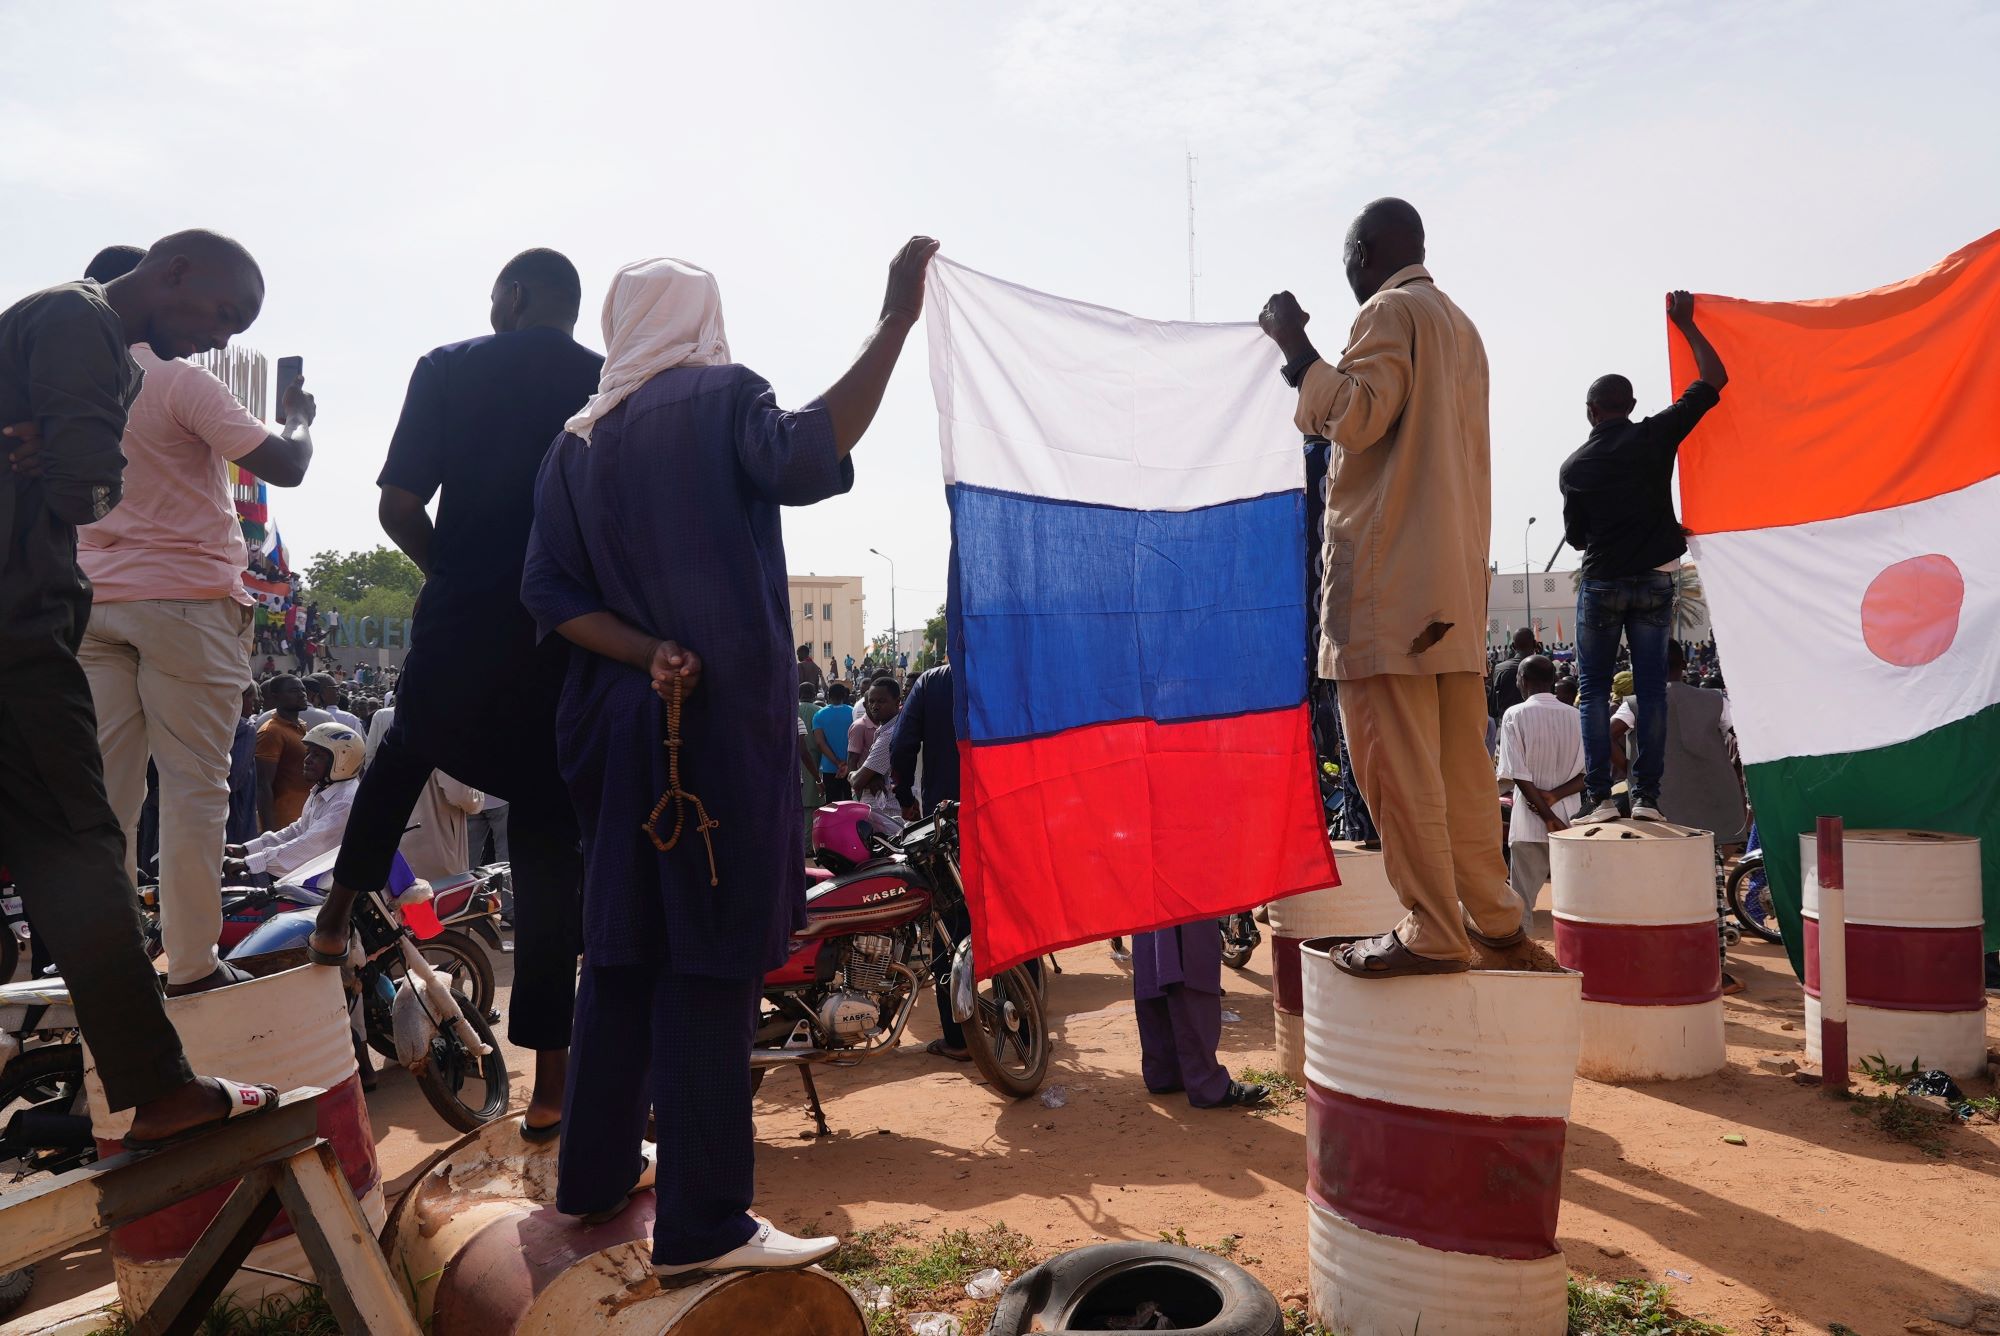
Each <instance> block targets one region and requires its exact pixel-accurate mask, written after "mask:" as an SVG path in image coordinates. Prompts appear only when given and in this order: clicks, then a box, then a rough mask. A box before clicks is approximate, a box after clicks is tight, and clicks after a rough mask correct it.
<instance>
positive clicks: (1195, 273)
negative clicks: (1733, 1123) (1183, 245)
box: [1187, 149, 1201, 320]
mask: <svg viewBox="0 0 2000 1336" xmlns="http://www.w3.org/2000/svg"><path fill="white" fill-rule="evenodd" d="M1195 162H1196V158H1195V156H1194V150H1192V149H1190V150H1188V155H1187V195H1188V319H1190V320H1192V319H1194V318H1195V314H1194V281H1195V280H1196V279H1197V278H1200V277H1201V270H1200V269H1199V268H1198V267H1197V266H1196V264H1195V258H1194V165H1195Z"/></svg>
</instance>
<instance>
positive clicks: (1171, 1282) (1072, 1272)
mask: <svg viewBox="0 0 2000 1336" xmlns="http://www.w3.org/2000/svg"><path fill="white" fill-rule="evenodd" d="M1149 1306H1150V1312H1151V1314H1153V1315H1154V1320H1149V1317H1148V1312H1149ZM1157 1317H1165V1318H1166V1319H1167V1325H1166V1326H1163V1327H1162V1326H1158V1325H1157V1323H1156V1318H1157ZM1121 1329H1124V1330H1161V1331H1177V1332H1180V1333H1182V1336H1282V1333H1283V1331H1284V1329H1285V1318H1284V1314H1283V1313H1282V1312H1281V1311H1279V1308H1278V1301H1277V1300H1276V1299H1274V1298H1272V1297H1271V1292H1270V1291H1269V1290H1267V1289H1265V1288H1264V1286H1263V1285H1262V1284H1261V1283H1260V1282H1259V1281H1258V1280H1257V1278H1256V1277H1255V1276H1253V1275H1251V1274H1250V1273H1249V1272H1248V1271H1245V1270H1244V1269H1243V1268H1242V1267H1240V1266H1238V1265H1236V1264H1235V1263H1234V1262H1231V1261H1228V1260H1226V1259H1224V1258H1221V1257H1217V1256H1215V1255H1213V1254H1212V1253H1205V1252H1202V1251H1200V1250H1198V1249H1195V1248H1177V1247H1175V1246H1174V1245H1172V1244H1170V1243H1098V1244H1093V1245H1091V1246H1090V1247H1088V1248H1078V1249H1077V1250H1076V1251H1074V1252H1066V1253H1064V1254H1063V1255H1062V1256H1060V1257H1052V1258H1050V1259H1049V1260H1048V1261H1046V1262H1044V1263H1042V1264H1041V1265H1040V1266H1038V1267H1035V1268H1034V1269H1033V1270H1031V1271H1028V1272H1026V1273H1025V1274H1023V1275H1022V1276H1021V1278H1020V1279H1019V1280H1017V1281H1015V1282H1014V1283H1013V1284H1012V1285H1009V1286H1008V1287H1007V1291H1006V1293H1004V1294H1002V1295H1001V1296H1000V1307H999V1308H998V1310H996V1311H995V1312H994V1314H993V1323H992V1325H991V1326H989V1327H988V1328H987V1329H986V1330H987V1336H1022V1334H1023V1333H1025V1332H1062V1331H1116V1330H1121Z"/></svg>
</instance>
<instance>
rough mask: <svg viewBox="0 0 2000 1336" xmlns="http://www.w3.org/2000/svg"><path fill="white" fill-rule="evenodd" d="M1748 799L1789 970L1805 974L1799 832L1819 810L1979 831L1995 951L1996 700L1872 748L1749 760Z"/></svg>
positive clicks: (1998, 914)
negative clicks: (1906, 738) (1753, 810)
mask: <svg viewBox="0 0 2000 1336" xmlns="http://www.w3.org/2000/svg"><path fill="white" fill-rule="evenodd" d="M1744 774H1745V777H1746V778H1747V779H1748V780H1749V781H1750V801H1751V803H1752V804H1753V805H1754V806H1755V807H1756V809H1757V834H1758V836H1759V837H1760V838H1761V839H1762V840H1763V842H1764V866H1765V871H1766V873H1767V875H1768V876H1769V877H1770V881H1771V899H1772V901H1773V903H1774V904H1775V905H1776V906H1777V910H1778V918H1779V921H1780V922H1781V923H1782V924H1783V926H1784V932H1785V950H1786V951H1787V952H1788V953H1789V954H1790V955H1791V957H1792V968H1793V969H1794V970H1797V971H1799V972H1800V974H1801V975H1803V974H1804V971H1805V961H1804V957H1803V955H1802V954H1801V952H1800V942H1801V941H1802V938H1801V935H1800V932H1799V890H1800V887H1799V838H1798V837H1799V836H1800V835H1803V834H1806V833H1807V832H1809V831H1811V830H1812V829H1813V823H1814V822H1815V821H1816V820H1817V819H1818V818H1819V817H1822V816H1838V817H1841V818H1842V819H1844V820H1845V821H1846V823H1847V828H1848V829H1849V830H1906V829H1907V830H1942V831H1950V832H1952V833H1954V834H1958V835H1977V836H1978V837H1979V841H1980V843H1979V855H1980V865H1981V868H1980V870H1981V876H1982V880H1983V883H1984V887H1985V898H1986V949H1987V950H1988V951H2000V705H1991V706H1988V707H1987V708H1986V709H1984V710H1981V711H1979V712H1978V713H1976V714H1971V715H1967V716H1966V717H1965V718H1963V719H1957V720H1954V721H1952V722H1951V723H1949V724H1945V725H1943V726H1941V727H1938V728H1934V729H1932V730H1931V731H1930V732H1928V733H1924V734H1921V735H1919V736H1917V737H1914V738H1911V739H1910V740H1909V741H1908V742H1898V743H1895V744H1894V745H1892V746H1888V747H1876V748H1873V749H1871V750H1869V751H1859V752H1848V753H1845V754H1843V755H1833V756H1793V757H1787V758H1785V759H1784V760H1779V761H1761V762H1758V763H1756V764H1754V765H1751V766H1749V767H1748V768H1747V769H1746V770H1745V772H1744Z"/></svg>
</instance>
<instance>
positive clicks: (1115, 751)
mask: <svg viewBox="0 0 2000 1336" xmlns="http://www.w3.org/2000/svg"><path fill="white" fill-rule="evenodd" d="M959 765H960V771H961V789H962V792H963V796H964V807H963V816H962V820H961V832H962V837H963V843H964V857H963V859H962V860H961V870H962V872H963V875H964V879H965V890H966V901H967V904H968V906H969V908H970V909H971V912H972V935H973V942H974V953H973V958H974V962H975V964H976V966H977V969H978V972H979V975H980V977H981V978H987V977H990V976H992V975H993V974H996V973H998V972H999V971H1001V970H1004V969H1007V968H1009V967H1010V966H1013V965H1017V964H1019V963H1021V962H1022V961H1024V960H1031V959H1033V958H1034V957H1036V956H1038V955H1043V954H1045V953H1047V952H1050V951H1056V950H1060V949H1062V948H1063V947H1067V946H1076V945H1079V944H1081V943H1084V942H1095V941H1101V940H1103V939H1104V938H1107V937H1112V936H1115V935H1117V934H1120V933H1135V932H1147V931H1150V930H1152V929H1154V928H1165V927H1171V926H1172V925H1174V924H1177V923H1190V922H1193V921H1195V920H1197V919H1203V918H1220V917H1222V916H1223V915H1225V914H1233V913H1237V912H1240V911H1242V910H1246V909H1251V908H1254V907H1255V906H1257V905H1260V904H1263V903H1264V902H1265V901H1267V900H1275V899H1277V898H1279V897H1280V896H1286V895H1296V894H1298V893H1299V892H1301V891H1310V890H1318V889H1320V888H1322V887H1325V886H1331V885H1335V884H1337V883H1338V881H1339V875H1338V874H1337V873H1336V872H1335V871H1334V866H1333V850H1332V847H1331V846H1330V845H1328V843H1327V840H1326V820H1325V813H1324V810H1323V809H1322V808H1321V806H1320V797H1319V785H1318V782H1317V781H1316V779H1315V778H1314V759H1313V747H1312V727H1311V720H1310V718H1309V716H1308V714H1307V712H1306V707H1305V706H1304V705H1297V706H1291V707H1287V708H1285V709H1282V710H1268V711H1262V712H1258V713H1254V714H1242V715H1235V716H1231V717H1229V718H1224V719H1197V720H1190V721H1187V722H1182V723H1171V724H1162V723H1157V722H1155V721H1153V720H1150V719H1134V720H1124V721H1121V722H1118V723H1111V724H1094V725H1091V726H1089V727H1085V728H1072V729H1068V730H1065V731H1064V732H1061V733H1056V734H1052V735H1050V736H1048V737H1043V738H1034V739H1030V740H1028V741H1025V742H1006V743H987V744H981V745H973V744H971V743H966V742H960V743H959Z"/></svg>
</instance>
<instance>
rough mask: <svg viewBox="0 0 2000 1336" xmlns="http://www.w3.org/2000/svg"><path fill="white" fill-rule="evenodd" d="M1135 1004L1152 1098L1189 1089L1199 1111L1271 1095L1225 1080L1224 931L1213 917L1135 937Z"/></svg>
mask: <svg viewBox="0 0 2000 1336" xmlns="http://www.w3.org/2000/svg"><path fill="white" fill-rule="evenodd" d="M1132 1009H1133V1010H1134V1011H1135V1012H1137V1013H1138V1017H1139V1051H1140V1064H1139V1074H1140V1075H1141V1076H1142V1077H1143V1078H1144V1079H1145V1082H1146V1089H1147V1090H1150V1091H1151V1092H1152V1093H1153V1094H1155V1095H1171V1094H1177V1093H1179V1092H1181V1091H1186V1092H1187V1097H1188V1103H1190V1104H1192V1105H1194V1106H1195V1107H1196V1108H1197V1109H1226V1108H1231V1107H1234V1106H1237V1105H1241V1106H1243V1107H1245V1108H1248V1107H1250V1106H1252V1105H1256V1104H1261V1103H1263V1102H1264V1099H1265V1097H1266V1096H1267V1095H1268V1094H1269V1093H1270V1091H1269V1090H1268V1089H1266V1088H1265V1087H1264V1086H1261V1085H1248V1084H1245V1083H1244V1082H1242V1081H1236V1080H1232V1079H1230V1075H1229V1069H1228V1068H1227V1067H1224V1066H1223V1065H1222V1063H1221V1062H1219V1061H1218V1060H1217V1059H1216V1056H1215V1046H1216V1045H1217V1044H1218V1043H1219V1042H1220V1041H1221V1039H1222V934H1221V932H1220V931H1218V930H1217V928H1216V926H1215V920H1213V919H1199V920H1197V921H1195V922H1193V923H1183V924H1181V925H1180V926H1179V927H1178V928H1161V929H1159V930H1158V931H1157V932H1142V933H1138V934H1136V935H1134V937H1133V938H1132Z"/></svg>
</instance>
